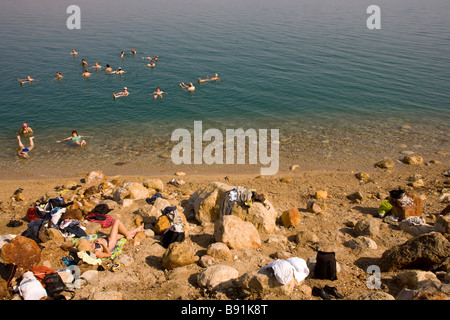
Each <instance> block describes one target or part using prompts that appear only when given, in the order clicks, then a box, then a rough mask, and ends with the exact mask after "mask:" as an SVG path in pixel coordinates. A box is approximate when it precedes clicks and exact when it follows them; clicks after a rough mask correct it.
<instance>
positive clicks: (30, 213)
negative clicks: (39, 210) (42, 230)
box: [27, 207, 40, 222]
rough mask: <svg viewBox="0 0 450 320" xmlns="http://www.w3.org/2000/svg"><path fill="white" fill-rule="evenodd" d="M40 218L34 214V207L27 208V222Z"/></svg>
mask: <svg viewBox="0 0 450 320" xmlns="http://www.w3.org/2000/svg"><path fill="white" fill-rule="evenodd" d="M39 218H40V217H39V216H38V215H37V214H36V211H35V210H34V207H32V208H29V209H28V211H27V221H28V222H31V221H33V220H36V219H39Z"/></svg>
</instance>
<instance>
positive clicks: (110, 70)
mask: <svg viewBox="0 0 450 320" xmlns="http://www.w3.org/2000/svg"><path fill="white" fill-rule="evenodd" d="M105 71H106V72H107V73H111V72H112V71H113V69H112V68H111V66H110V65H109V64H107V65H106V69H105Z"/></svg>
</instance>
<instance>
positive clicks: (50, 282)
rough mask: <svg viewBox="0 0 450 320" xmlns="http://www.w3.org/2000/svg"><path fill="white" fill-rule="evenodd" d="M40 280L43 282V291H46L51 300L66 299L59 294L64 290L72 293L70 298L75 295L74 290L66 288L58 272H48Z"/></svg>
mask: <svg viewBox="0 0 450 320" xmlns="http://www.w3.org/2000/svg"><path fill="white" fill-rule="evenodd" d="M42 281H43V283H44V288H45V291H47V295H48V296H49V297H50V298H51V299H53V300H67V298H66V297H65V296H63V295H62V294H61V293H62V292H64V291H65V292H69V293H70V294H71V295H72V296H71V298H70V300H71V299H73V297H74V296H75V291H73V290H68V289H67V287H66V284H65V283H64V281H63V280H62V278H61V276H60V275H59V274H58V273H48V274H46V275H45V277H44V279H43V280H42Z"/></svg>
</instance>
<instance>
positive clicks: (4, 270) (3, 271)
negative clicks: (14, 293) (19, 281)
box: [0, 262, 17, 286]
mask: <svg viewBox="0 0 450 320" xmlns="http://www.w3.org/2000/svg"><path fill="white" fill-rule="evenodd" d="M16 270H17V266H16V265H15V264H14V263H3V262H0V276H1V278H2V279H3V280H5V281H6V285H7V286H9V285H10V284H11V281H12V279H13V278H14V276H15V274H16Z"/></svg>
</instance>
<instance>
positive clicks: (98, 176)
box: [0, 157, 450, 300]
mask: <svg viewBox="0 0 450 320" xmlns="http://www.w3.org/2000/svg"><path fill="white" fill-rule="evenodd" d="M448 169H449V168H448V166H447V165H446V164H443V163H439V162H433V161H424V160H423V159H421V158H420V157H414V158H408V159H406V158H405V159H404V161H402V162H400V161H397V162H393V161H380V162H378V163H377V164H376V165H375V166H373V169H372V170H368V171H367V172H352V171H344V170H339V171H314V170H311V171H304V170H301V168H299V167H298V166H295V165H293V166H291V167H290V169H289V170H285V171H283V172H279V173H278V174H277V175H276V176H257V175H249V174H236V175H229V176H223V175H208V176H201V175H195V174H191V173H186V174H185V173H184V172H177V173H174V174H173V175H164V176H163V175H161V176H152V177H142V176H107V175H106V174H104V173H103V172H100V171H92V172H89V173H84V174H80V176H79V177H74V178H72V179H69V178H67V179H58V180H56V179H54V180H50V179H49V180H14V181H6V180H5V181H3V182H2V187H1V188H0V196H1V198H0V201H1V204H0V210H1V215H0V235H2V237H4V239H5V240H4V243H3V245H6V244H11V243H12V242H13V241H14V240H11V239H8V237H7V236H9V235H13V236H16V237H15V238H14V239H16V238H20V237H18V236H20V235H21V234H22V232H24V231H25V230H26V229H27V220H26V213H27V210H28V209H29V208H30V207H31V206H32V205H33V204H34V203H42V202H45V201H47V200H48V199H50V198H52V197H58V196H61V197H63V198H64V200H65V201H66V202H67V203H69V202H72V205H71V206H70V209H74V210H79V211H80V212H81V213H82V216H83V218H82V219H81V221H82V225H83V226H84V227H85V228H86V233H87V234H95V233H99V232H100V233H105V234H107V233H108V232H109V228H102V226H101V225H100V224H99V223H96V222H92V221H88V220H86V219H85V217H86V215H87V214H88V213H90V212H92V210H93V208H94V207H95V206H96V205H98V204H107V205H108V207H109V208H110V209H112V211H110V212H109V213H108V215H110V216H111V217H112V218H114V219H120V220H121V221H122V222H124V224H125V225H126V226H127V227H128V228H131V227H133V226H136V225H139V224H141V223H144V226H145V228H144V231H143V232H140V233H139V234H138V235H136V237H135V238H133V239H132V240H130V241H128V242H127V243H126V244H125V246H124V248H123V251H122V253H121V254H120V255H118V256H117V257H116V258H115V260H114V261H113V262H120V268H119V269H118V270H117V271H115V272H112V271H110V270H104V269H101V268H100V269H99V268H98V266H92V265H86V263H85V264H84V265H82V266H80V268H81V278H83V279H84V281H82V282H79V283H78V284H79V285H78V286H75V292H76V295H75V298H74V299H76V300H180V299H181V300H258V299H264V300H320V299H322V298H321V297H319V296H317V295H315V294H314V288H315V287H318V288H322V287H324V286H326V285H329V286H333V287H335V288H337V290H338V291H339V293H340V294H342V295H343V296H344V298H343V299H344V300H414V299H415V300H424V299H425V300H448V299H449V297H450V272H449V270H450V242H449V240H450V225H449V223H450V215H449V214H448V206H449V202H450V178H449V177H448V176H447V175H446V174H444V173H445V172H446V170H448ZM237 186H243V187H245V188H248V189H251V190H255V191H256V192H257V193H258V194H261V195H263V196H264V199H265V200H264V201H261V202H257V201H255V202H253V203H252V204H251V205H250V206H244V205H235V206H234V208H233V210H232V214H231V215H226V216H223V217H221V216H220V210H221V206H222V204H223V199H224V197H225V195H226V194H227V192H228V191H230V190H232V189H233V188H235V187H237ZM398 187H402V188H404V189H405V190H407V191H408V192H411V193H414V194H415V195H417V197H419V198H420V199H421V201H422V202H421V206H422V208H421V209H422V213H421V215H420V217H422V218H423V223H422V224H420V225H414V224H411V223H408V222H407V221H402V220H398V221H395V220H393V219H389V218H388V217H386V218H384V219H382V218H379V217H378V216H377V209H378V207H379V205H380V203H381V201H382V200H383V199H385V198H386V197H387V196H388V195H389V191H390V190H392V189H395V188H398ZM157 192H158V193H160V194H161V195H162V198H157V199H156V201H155V202H154V203H153V204H149V203H148V202H147V201H146V199H147V198H149V197H151V196H152V195H154V194H155V193H157ZM168 206H175V207H176V208H177V210H178V212H179V213H180V215H181V216H182V218H183V221H184V224H185V233H186V238H185V240H184V241H183V242H179V243H173V244H172V245H170V246H169V247H168V248H164V247H163V246H162V244H161V240H162V235H163V232H164V231H165V230H167V228H168V227H169V226H170V223H169V221H168V220H167V219H164V218H163V216H162V212H163V210H164V208H165V207H168ZM446 208H447V211H445V209H446ZM11 221H16V222H18V223H16V224H15V225H12V224H10V222H11ZM20 222H22V224H21V223H20ZM43 238H44V239H43V240H44V241H42V242H41V243H39V245H38V246H36V248H35V249H34V250H35V252H34V253H33V255H32V254H30V255H29V256H30V260H29V261H27V257H21V260H20V268H19V271H18V272H19V273H18V274H17V275H19V274H20V272H23V271H24V270H25V269H26V267H27V266H28V265H30V264H31V265H36V264H37V265H42V266H47V267H49V268H52V269H64V267H65V266H64V263H63V262H62V259H63V258H64V257H66V256H67V254H68V252H67V251H66V250H64V249H63V248H62V247H64V244H67V243H68V242H69V241H70V239H64V237H63V236H61V234H59V233H58V232H46V234H45V237H43ZM17 242H19V241H17ZM5 243H6V244H5ZM18 246H19V247H18V249H17V250H19V251H20V250H22V249H21V248H20V244H18ZM27 248H28V247H27ZM30 250H33V249H30ZM319 251H325V252H334V253H335V256H336V262H337V264H336V267H337V279H336V280H329V279H317V278H315V277H314V267H315V264H316V257H317V253H318V252H319ZM22 252H25V251H23V250H22ZM31 256H33V258H31ZM293 257H298V258H301V259H303V260H304V261H305V262H306V263H307V266H308V276H307V277H306V278H305V279H304V280H302V281H299V282H298V281H296V279H295V277H292V279H291V280H290V281H289V282H287V283H284V284H282V283H280V281H279V280H277V278H276V277H275V276H274V272H273V271H272V269H270V268H263V267H265V266H267V265H268V264H270V263H271V262H273V261H276V260H277V259H281V260H286V259H288V258H293ZM1 258H2V260H3V261H5V262H11V261H7V260H8V259H9V260H10V259H12V258H11V256H8V255H6V254H5V253H4V250H2V253H1ZM31 260H32V261H31ZM374 268H375V270H379V273H378V274H377V276H379V278H378V279H379V281H378V282H377V278H375V277H374V274H373V273H371V272H370V270H373V269H374ZM60 273H61V274H63V277H64V280H65V281H66V283H67V285H68V286H74V285H75V282H76V280H77V279H74V277H73V276H72V275H71V274H70V273H67V272H60ZM71 276H72V277H71ZM18 279H19V278H15V279H14V280H13V283H12V284H13V285H14V284H16V281H18ZM78 280H79V279H78ZM374 285H376V287H374ZM2 288H3V287H2ZM0 294H1V295H2V298H3V299H14V300H16V299H18V300H20V299H22V298H21V297H20V295H19V294H17V293H15V294H10V293H8V292H6V291H5V290H0ZM333 299H334V298H333Z"/></svg>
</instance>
